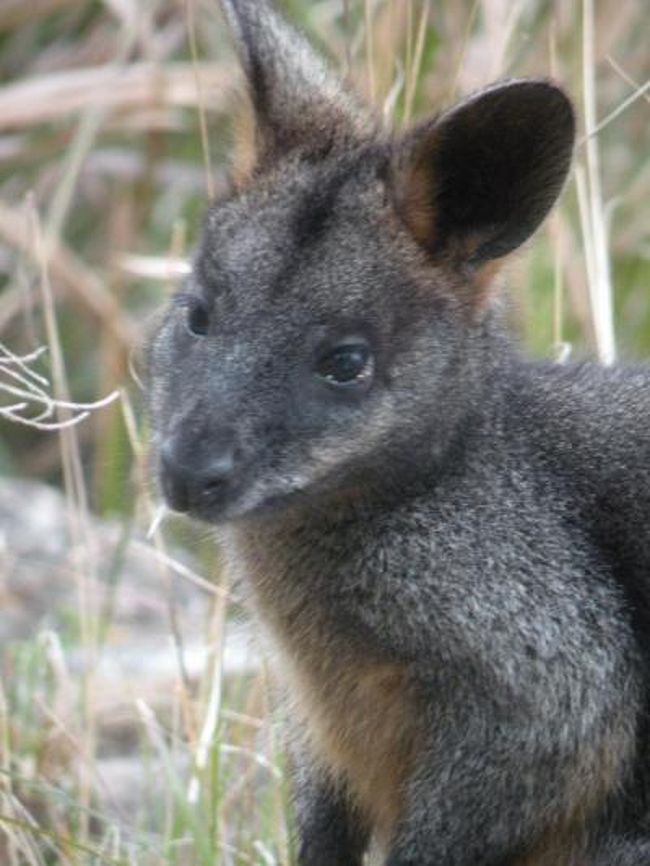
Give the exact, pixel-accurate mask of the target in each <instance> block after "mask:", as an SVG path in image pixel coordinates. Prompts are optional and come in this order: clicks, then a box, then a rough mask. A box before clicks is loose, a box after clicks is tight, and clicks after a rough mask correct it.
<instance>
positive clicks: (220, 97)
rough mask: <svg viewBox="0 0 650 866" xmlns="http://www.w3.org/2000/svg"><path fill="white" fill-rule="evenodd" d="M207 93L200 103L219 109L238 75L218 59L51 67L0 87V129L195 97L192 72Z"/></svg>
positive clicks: (186, 102) (183, 102) (182, 102)
mask: <svg viewBox="0 0 650 866" xmlns="http://www.w3.org/2000/svg"><path fill="white" fill-rule="evenodd" d="M197 75H200V79H201V83H202V89H203V92H204V93H205V94H208V98H207V99H206V100H205V107H206V108H209V109H210V110H211V111H223V110H224V109H225V108H226V106H227V104H228V99H229V97H230V94H231V93H232V92H233V91H234V90H235V89H236V86H237V84H238V82H239V74H238V73H237V71H236V70H235V69H234V68H233V67H232V66H230V65H227V64H223V63H197V64H189V63H175V64H166V65H159V64H152V63H137V64H132V65H130V66H127V67H125V68H119V67H116V66H115V65H112V64H111V65H107V66H102V67H99V68H92V69H75V70H73V71H65V72H57V73H52V74H50V75H47V76H42V77H39V78H33V79H28V80H26V81H20V82H18V83H16V84H10V85H7V86H5V87H3V88H2V89H0V129H20V128H26V127H30V126H34V125H36V124H39V123H45V122H47V121H53V120H58V119H60V118H66V117H68V116H69V115H70V114H74V113H76V112H80V111H83V110H84V109H86V108H88V107H89V106H93V107H95V108H99V107H103V108H107V109H111V110H113V111H121V112H124V111H136V110H138V111H141V110H143V109H146V108H153V107H160V106H194V105H197V104H198V102H199V98H198V96H197V92H196V77H197Z"/></svg>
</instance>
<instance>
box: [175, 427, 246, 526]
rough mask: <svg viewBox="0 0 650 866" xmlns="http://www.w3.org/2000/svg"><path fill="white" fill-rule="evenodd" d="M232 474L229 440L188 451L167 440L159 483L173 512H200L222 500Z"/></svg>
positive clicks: (213, 442)
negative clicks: (196, 509) (198, 510)
mask: <svg viewBox="0 0 650 866" xmlns="http://www.w3.org/2000/svg"><path fill="white" fill-rule="evenodd" d="M234 472H235V447H234V445H233V443H232V441H231V440H230V439H228V440H227V441H221V442H219V443H217V442H216V441H214V440H213V441H211V442H208V443H207V444H206V446H204V447H197V448H194V449H191V448H190V447H188V446H183V445H182V444H180V443H178V442H177V441H175V440H173V439H170V440H168V441H167V442H165V443H164V445H163V447H162V449H161V452H160V479H161V483H162V488H163V493H164V494H165V498H166V499H167V502H168V504H169V505H170V506H171V507H172V508H173V509H174V510H175V511H190V510H192V509H194V508H199V509H200V508H202V507H206V506H209V505H210V504H214V503H216V502H217V501H218V500H219V499H223V498H224V496H225V495H226V493H227V490H228V487H229V483H230V482H231V481H232V478H233V475H234Z"/></svg>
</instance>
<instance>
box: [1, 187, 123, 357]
mask: <svg viewBox="0 0 650 866" xmlns="http://www.w3.org/2000/svg"><path fill="white" fill-rule="evenodd" d="M0 238H3V239H4V241H5V242H6V243H8V244H10V245H11V246H12V247H14V248H15V249H17V250H19V251H20V252H22V253H24V254H26V255H28V256H29V257H30V258H31V259H32V260H33V261H34V263H35V264H38V261H37V256H36V250H35V247H34V244H33V242H32V233H31V230H30V225H29V219H28V217H27V216H26V214H25V213H24V212H23V211H22V210H20V209H18V208H12V207H9V206H8V205H5V204H3V203H2V202H0ZM48 267H49V273H50V276H51V279H52V281H53V282H54V284H55V285H59V286H60V287H62V288H64V289H65V290H67V292H68V293H69V294H70V295H72V296H74V297H75V298H76V299H77V300H78V301H79V302H80V303H81V305H82V307H85V308H87V309H89V310H90V311H91V312H92V313H93V314H94V315H95V316H97V317H98V318H99V319H100V321H101V322H102V323H103V325H104V326H105V327H106V328H107V329H108V331H109V332H110V333H112V334H114V335H115V336H116V337H117V338H118V340H119V341H120V343H122V344H123V345H124V346H126V347H127V348H131V347H133V346H135V345H137V344H138V342H139V340H140V333H139V330H138V328H137V327H136V326H135V325H134V324H132V323H131V322H130V321H129V319H128V317H127V314H126V313H125V312H124V311H123V310H122V308H121V307H120V305H119V304H118V302H117V301H116V300H115V298H113V296H112V295H111V294H110V293H109V292H108V291H107V289H106V288H105V287H104V285H103V283H102V282H101V280H100V279H99V278H98V277H97V275H96V274H95V272H94V271H92V270H90V268H88V267H86V265H84V264H83V262H81V261H80V260H79V259H78V258H77V256H75V254H74V253H73V252H72V250H70V249H69V248H68V247H67V246H66V245H65V244H64V243H63V242H61V241H51V244H50V246H49V248H48ZM10 301H11V304H10V309H9V310H8V311H7V312H8V313H11V314H12V315H15V314H16V313H18V312H19V311H20V304H19V303H18V298H16V299H15V300H14V299H13V298H11V299H7V303H8V304H9V302H10ZM8 317H9V316H8V315H7V314H6V313H5V311H4V309H3V305H2V303H0V323H6V321H7V319H8Z"/></svg>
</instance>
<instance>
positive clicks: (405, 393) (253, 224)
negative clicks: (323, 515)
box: [150, 2, 572, 522]
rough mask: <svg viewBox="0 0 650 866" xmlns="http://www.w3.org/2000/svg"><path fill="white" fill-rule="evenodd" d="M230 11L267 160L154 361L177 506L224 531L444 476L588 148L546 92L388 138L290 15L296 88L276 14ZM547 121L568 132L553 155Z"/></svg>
mask: <svg viewBox="0 0 650 866" xmlns="http://www.w3.org/2000/svg"><path fill="white" fill-rule="evenodd" d="M225 6H226V11H227V12H228V13H229V14H230V15H231V20H233V21H235V23H236V25H237V29H236V32H237V33H238V35H239V37H240V40H241V44H240V49H241V53H242V60H243V62H244V66H245V67H246V68H247V70H248V72H249V75H250V76H251V89H252V96H253V102H254V106H255V109H256V114H257V121H258V137H259V147H258V151H259V162H258V166H257V170H256V172H255V174H254V175H253V177H252V178H251V179H250V180H249V182H248V183H247V184H246V187H245V188H244V190H243V191H241V192H240V193H239V194H238V195H237V196H234V197H232V198H231V199H229V200H228V201H224V202H222V203H217V204H216V205H215V206H213V208H212V209H211V210H210V211H209V213H208V215H207V219H206V223H205V228H204V232H203V237H202V240H201V243H200V245H199V249H198V251H197V253H196V255H195V258H194V265H193V272H192V275H191V276H190V277H189V279H188V281H187V284H186V285H185V286H184V287H183V288H182V291H181V292H180V293H179V295H178V296H177V297H176V298H175V299H174V301H173V302H172V304H171V307H170V310H169V312H168V314H167V316H166V318H165V320H164V323H163V325H162V327H161V328H160V331H159V333H158V334H157V336H156V337H155V339H154V340H153V342H152V345H151V351H150V371H151V377H150V378H151V415H152V420H153V428H154V448H155V454H156V458H155V459H156V461H157V463H158V466H159V469H160V478H161V486H162V489H163V491H164V493H165V496H166V498H167V500H168V502H169V504H170V505H171V506H172V507H173V508H176V509H178V510H181V511H190V512H191V513H192V514H194V515H196V516H199V517H201V518H203V519H206V520H209V521H213V522H218V521H222V520H229V519H234V518H239V517H242V516H244V515H249V514H253V513H257V512H266V511H269V510H271V509H280V508H283V507H286V506H287V505H289V504H290V503H292V502H296V501H299V502H301V503H304V502H308V501H319V502H321V503H322V502H323V501H325V500H326V499H327V497H328V495H329V494H332V495H334V494H336V495H337V496H341V495H345V493H346V491H348V490H349V491H350V492H352V491H353V490H355V489H358V488H359V487H361V488H364V489H365V490H366V491H368V490H372V489H373V488H375V487H376V486H377V485H379V486H381V485H382V484H386V483H394V484H399V483H400V480H402V479H403V477H404V473H405V472H409V471H412V470H415V469H416V468H417V467H418V466H420V467H422V466H426V465H428V464H429V463H431V462H432V461H434V462H435V460H437V459H439V458H440V457H441V455H442V454H443V453H444V451H445V448H446V447H447V445H448V443H449V441H450V439H451V437H453V435H454V433H455V431H457V430H458V427H459V425H460V424H461V423H462V419H463V418H464V417H465V416H466V414H467V413H468V412H470V411H471V405H472V399H473V394H475V391H476V388H480V387H481V377H482V372H484V371H485V370H486V369H487V368H488V367H489V361H488V359H489V356H490V341H489V339H488V337H487V332H488V331H489V330H490V328H489V321H490V319H491V312H490V309H489V304H488V303H487V301H486V300H485V297H486V294H487V293H486V290H485V285H486V277H485V274H486V272H488V269H489V266H490V264H491V260H492V259H493V258H495V257H496V256H500V255H503V253H504V252H507V251H509V249H511V248H513V247H514V246H516V245H517V244H518V243H520V242H521V240H522V239H523V236H528V234H530V232H531V231H532V230H533V228H534V227H536V225H537V224H538V223H539V221H540V219H541V217H542V216H543V215H544V214H545V213H546V211H547V210H548V208H549V207H550V204H551V203H552V201H553V199H554V198H555V196H556V195H557V192H558V190H559V188H560V186H561V184H562V181H563V178H564V175H565V172H566V165H567V161H568V153H569V152H570V145H571V136H572V116H571V112H570V108H568V103H567V102H566V99H565V97H564V96H562V94H561V93H560V92H559V91H557V89H556V88H554V87H552V86H551V85H548V84H546V83H540V82H518V83H511V84H509V85H504V87H503V88H502V89H501V90H498V89H494V90H492V91H486V92H485V94H484V95H482V96H481V95H479V97H475V98H474V100H473V101H469V102H468V103H466V104H464V105H462V106H460V107H458V108H457V109H455V110H453V111H452V112H449V113H448V114H447V115H443V117H442V118H441V119H440V120H439V121H436V122H430V123H429V124H427V125H426V126H423V127H422V128H420V129H418V130H415V131H414V132H413V133H411V134H410V135H409V136H407V137H406V138H404V139H403V140H402V141H388V140H385V139H384V138H383V137H380V136H373V135H372V134H371V133H369V131H368V130H369V128H370V127H371V125H372V124H371V123H370V121H368V120H367V119H366V118H365V115H360V116H361V117H362V121H363V122H362V121H360V120H358V119H357V117H356V116H354V118H353V116H352V114H351V109H350V107H349V105H348V102H347V100H348V97H347V96H346V95H344V94H343V93H342V91H341V90H340V88H338V85H337V86H335V85H333V84H332V83H331V81H330V80H329V78H328V79H327V80H325V79H323V75H325V72H323V70H322V68H321V67H320V65H319V63H320V62H319V61H318V60H316V59H312V60H311V61H310V62H311V63H312V64H313V67H314V69H316V71H317V72H318V75H315V74H314V75H312V78H313V79H314V80H313V81H312V80H311V79H310V77H309V75H305V74H304V69H303V70H301V69H300V64H301V63H302V64H304V63H305V51H306V49H305V47H304V45H302V44H301V43H299V42H298V41H297V37H296V36H295V34H293V33H292V32H291V31H290V30H289V29H288V28H287V27H286V26H285V25H284V24H282V23H280V22H279V20H278V19H277V17H276V16H275V15H274V13H273V12H272V11H271V10H270V9H268V8H266V6H264V7H263V9H264V12H263V15H266V16H269V18H268V21H269V22H270V23H269V26H268V27H267V28H266V29H265V30H264V37H263V38H264V40H268V38H269V35H268V34H269V33H272V32H273V28H276V30H277V33H276V34H275V36H276V38H277V39H280V40H282V39H285V40H290V41H291V46H292V47H291V50H289V51H288V52H286V51H285V53H286V54H287V57H286V58H285V60H286V65H284V64H283V65H282V66H281V68H280V64H278V63H277V61H276V59H275V55H265V52H269V51H273V46H269V45H268V44H262V43H259V44H258V43H257V42H256V41H255V40H256V39H261V38H262V37H261V35H260V32H258V31H257V30H256V29H255V27H256V25H254V24H253V23H252V22H253V21H257V18H256V17H255V16H256V15H257V14H258V12H259V9H258V10H257V12H255V13H253V12H251V8H252V7H250V6H249V5H248V4H246V3H241V2H240V3H233V4H230V3H226V4H225ZM260 14H262V13H260ZM233 16H234V18H233ZM247 16H249V17H248V18H247ZM285 48H286V46H285ZM291 51H293V52H294V53H295V58H296V59H295V67H292V66H291V56H290V55H291ZM310 57H311V55H310ZM251 70H254V73H255V74H254V75H253V74H252V73H251ZM265 73H266V78H265V77H264V76H265ZM310 73H311V67H310ZM271 85H273V89H271ZM309 88H317V90H316V92H315V93H314V94H312V98H311V99H310V100H309V105H308V106H306V107H304V108H303V111H308V112H309V113H310V116H311V123H306V122H305V117H304V116H303V115H302V114H300V113H299V110H300V104H299V103H300V98H301V97H302V99H303V100H304V99H306V96H305V94H306V92H307V91H308V90H309ZM292 89H293V92H294V93H295V94H296V98H295V99H293V100H292V99H291V95H292ZM288 106H291V107H290V108H288ZM545 114H546V115H548V122H549V124H551V128H552V123H553V122H557V119H558V118H559V119H560V120H561V126H562V129H561V134H560V135H559V136H557V135H550V136H549V138H548V139H546V138H543V137H542V139H541V144H540V143H539V142H540V137H539V131H538V130H539V126H538V125H539V123H540V120H541V121H542V122H543V121H544V117H545ZM527 117H530V118H531V121H532V120H534V124H535V125H534V126H533V124H532V122H531V124H530V128H529V129H528V130H527V129H524V131H523V132H522V131H521V129H520V127H521V120H522V118H523V119H524V121H525V120H526V118H527ZM474 127H476V129H477V130H482V132H483V138H482V140H481V143H480V144H472V140H473V138H474V132H475V131H476V130H475V129H474ZM509 137H510V138H513V139H514V145H515V146H514V147H513V148H512V152H511V153H506V156H505V158H504V156H503V150H502V148H503V146H504V143H505V145H507V142H508V139H509ZM549 141H550V147H549ZM495 145H496V146H495ZM522 149H523V150H522ZM457 152H458V153H460V154H461V157H460V159H462V164H459V163H458V160H457V159H456V157H455V156H454V154H455V153H457ZM522 153H523V155H522ZM549 154H550V158H549ZM540 156H541V157H543V159H540V158H539V157H540ZM477 161H478V163H479V165H478V167H477V165H476V163H477ZM531 166H532V168H531ZM495 178H496V180H495ZM493 183H494V184H496V183H498V184H499V189H498V190H497V189H496V188H495V189H493V188H491V186H490V184H493ZM450 184H451V187H450ZM456 187H457V188H459V189H461V188H462V202H459V201H458V200H457V198H455V197H454V195H453V192H454V188H456ZM506 188H507V192H506V191H505V190H506ZM490 200H491V201H492V202H493V205H492V206H490V205H489V202H490ZM526 202H527V203H526ZM486 203H487V206H486ZM387 467H390V474H389V473H388V469H387ZM390 476H392V477H390Z"/></svg>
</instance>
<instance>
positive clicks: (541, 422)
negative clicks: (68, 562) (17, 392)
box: [150, 0, 650, 866]
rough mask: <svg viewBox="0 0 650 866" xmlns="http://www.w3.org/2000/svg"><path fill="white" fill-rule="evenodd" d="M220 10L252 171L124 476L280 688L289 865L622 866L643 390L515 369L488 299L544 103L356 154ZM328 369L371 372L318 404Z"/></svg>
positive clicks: (640, 858) (549, 197)
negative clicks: (202, 561)
mask: <svg viewBox="0 0 650 866" xmlns="http://www.w3.org/2000/svg"><path fill="white" fill-rule="evenodd" d="M223 6H224V8H225V11H226V13H227V16H228V18H229V20H230V22H231V24H232V27H233V31H234V34H235V37H236V39H238V42H239V51H240V56H241V57H242V61H243V64H244V67H245V69H246V71H247V74H248V76H249V85H250V88H251V95H252V97H253V103H254V105H255V107H256V114H257V118H258V127H259V130H260V140H259V148H260V161H259V164H258V167H257V170H256V172H255V174H254V176H253V177H251V178H250V180H249V182H248V183H247V184H246V186H245V187H244V188H243V189H241V190H240V191H239V192H238V194H237V195H233V197H231V198H230V199H229V200H227V201H223V202H218V203H216V204H215V205H214V206H213V207H212V208H211V209H210V211H209V212H208V216H207V219H206V223H205V228H204V233H203V239H202V241H201V243H200V245H199V248H198V250H197V253H196V256H195V259H194V268H193V274H192V276H191V277H190V279H189V280H188V284H187V286H186V287H185V288H184V292H183V294H182V295H181V296H180V297H179V299H177V301H176V302H175V303H174V304H173V305H172V306H171V308H170V310H169V312H168V314H167V316H166V318H165V320H164V322H163V324H162V326H161V327H160V329H159V331H158V333H157V335H156V336H155V338H154V339H153V341H152V344H151V348H150V382H151V417H152V426H153V432H154V436H153V439H154V451H155V455H156V456H155V459H156V460H157V461H159V462H160V464H161V478H162V484H163V488H164V489H165V491H166V493H167V495H168V498H169V499H170V501H171V503H172V505H174V506H176V507H178V508H180V509H181V510H187V511H189V512H190V513H192V514H194V515H196V516H197V517H199V518H202V519H204V520H207V521H209V522H211V523H214V524H219V525H220V527H221V528H220V532H221V533H222V536H223V539H224V542H225V544H226V549H227V551H228V555H229V558H230V562H231V567H232V569H233V571H234V572H235V573H236V574H238V575H240V576H241V578H242V580H243V581H245V582H246V584H247V585H248V586H249V588H250V595H251V606H252V608H253V609H254V610H255V611H256V613H257V616H258V619H259V620H260V627H261V628H262V630H263V631H264V632H265V634H266V635H267V636H268V637H269V640H270V643H271V646H272V648H273V651H274V652H275V653H276V655H277V657H278V667H279V676H280V679H283V678H284V679H286V698H285V701H286V715H287V716H288V717H289V726H290V727H293V728H294V734H293V737H292V751H293V754H294V766H295V782H296V784H295V788H296V796H297V815H298V824H299V831H300V846H299V851H300V854H299V859H300V866H355V864H360V862H361V858H362V856H363V852H364V850H365V848H366V845H367V844H368V841H369V839H370V837H371V836H372V835H373V834H374V835H377V834H379V836H380V837H381V838H380V841H381V843H382V844H383V845H384V847H385V850H386V858H387V860H386V862H387V864H388V866H524V864H527V866H551V864H552V866H607V864H609V863H611V864H612V866H613V864H615V863H619V862H620V864H621V866H642V864H646V863H649V862H650V856H649V855H648V851H649V850H650V837H648V836H647V834H646V830H645V828H646V827H647V821H648V802H647V784H648V778H647V767H646V765H645V756H646V754H647V751H648V744H649V730H648V724H647V709H648V696H649V690H648V657H649V655H650V639H649V637H648V633H649V631H650V592H649V591H648V568H649V566H650V532H649V530H648V525H647V519H648V515H649V514H650V508H649V506H650V459H649V458H650V436H649V434H648V410H649V409H650V393H649V383H650V374H649V372H648V370H647V368H645V367H643V368H623V367H621V368H617V369H613V370H604V369H601V368H599V367H597V366H595V365H590V364H584V365H574V366H562V367H561V366H555V365H552V364H542V363H534V362H529V361H527V360H525V359H524V358H522V357H521V356H520V354H519V352H518V350H517V348H516V347H515V346H514V345H513V343H512V341H511V339H510V338H509V337H508V336H507V334H506V332H505V331H504V328H503V326H502V318H503V311H502V304H501V303H500V301H499V300H498V298H496V297H495V296H494V295H495V293H494V292H493V291H491V290H490V291H488V288H487V286H488V283H489V277H490V276H491V272H490V271H489V269H490V268H491V267H492V262H493V260H494V259H496V258H498V257H500V256H502V255H504V254H505V253H506V252H508V251H509V250H511V249H513V248H514V247H516V246H518V245H519V244H520V243H521V242H523V241H524V240H525V238H526V237H527V236H529V235H530V233H531V232H532V231H534V229H535V228H536V227H537V225H538V224H539V222H540V221H541V220H542V219H543V217H544V216H545V214H546V212H547V211H548V209H549V208H550V206H551V205H552V202H553V201H554V199H555V198H556V196H557V195H558V194H559V192H560V189H561V186H562V183H563V180H564V177H565V175H566V171H567V169H568V163H569V158H570V151H571V145H572V141H573V116H572V112H571V108H570V105H569V103H568V101H567V99H566V97H564V96H563V94H562V93H561V91H559V90H558V89H557V88H556V87H555V86H554V85H552V84H550V83H548V82H542V81H524V82H509V83H506V84H504V85H497V86H495V87H494V88H492V89H490V90H488V91H486V92H484V93H483V94H478V95H476V96H475V97H473V98H472V99H471V100H469V101H468V102H466V103H464V104H463V105H461V106H459V107H457V108H455V109H453V110H452V111H451V112H449V113H447V114H444V115H442V117H441V118H440V119H439V120H437V121H430V122H428V123H426V124H423V125H422V126H421V127H419V128H418V129H416V130H414V131H413V132H411V133H409V134H407V135H406V136H405V137H404V138H393V137H391V136H387V135H382V134H379V133H377V132H373V129H374V128H375V127H374V124H373V122H372V120H369V119H368V118H369V117H370V115H369V113H362V114H361V119H360V120H359V118H357V117H356V116H355V109H354V108H353V105H354V102H353V99H352V97H350V96H348V95H347V94H344V93H343V91H342V89H340V88H338V87H336V86H335V85H334V84H333V81H334V79H333V78H332V76H331V73H329V72H327V71H326V70H325V68H324V66H323V64H322V61H320V60H319V59H317V58H315V57H314V56H313V55H312V54H311V52H310V49H309V48H308V46H307V45H306V44H305V43H304V41H302V39H301V37H300V36H298V35H297V34H296V33H294V31H293V30H292V29H291V28H290V27H289V25H287V24H286V23H284V22H282V21H281V20H280V18H279V17H278V16H277V14H276V13H275V12H274V11H273V10H272V9H271V7H270V6H269V5H267V4H266V3H265V2H264V3H259V4H258V3H253V2H252V0H223ZM486 201H488V202H489V203H490V207H486ZM350 343H353V344H355V345H356V344H358V345H360V346H362V347H369V351H370V352H371V355H372V359H373V361H372V363H373V364H374V369H372V370H371V371H370V367H369V366H367V370H366V369H365V368H364V371H363V372H364V376H365V378H363V377H362V376H361V375H360V376H359V377H358V380H356V379H355V380H354V382H353V383H352V385H349V386H341V385H333V384H332V381H331V378H330V379H329V380H328V379H323V376H322V375H320V377H319V375H317V373H318V371H319V370H321V367H322V364H323V363H324V362H323V358H324V359H325V363H330V361H331V357H330V354H328V353H330V352H331V351H332V350H337V348H338V347H340V346H341V345H345V346H349V345H350ZM369 364H370V362H368V365H369ZM319 365H321V366H319ZM328 369H329V368H328ZM366 373H367V376H366ZM357 671H358V678H357V675H356V672H357ZM375 695H376V696H377V700H378V701H384V702H385V707H386V710H385V714H386V726H385V730H382V731H381V732H379V731H378V732H377V737H378V740H377V750H379V751H378V753H377V754H378V756H379V757H378V758H377V761H379V763H380V764H381V762H382V761H385V763H386V772H387V773H388V772H389V766H390V765H391V761H392V758H393V757H395V754H397V755H398V757H399V756H401V755H402V754H403V755H404V756H408V759H407V758H405V759H404V760H403V761H402V760H401V758H400V759H399V760H396V761H395V766H391V769H390V772H391V773H394V774H395V778H399V780H400V781H399V784H398V788H399V790H397V791H393V792H391V791H390V790H389V791H388V792H387V796H388V799H391V797H392V795H393V794H394V795H395V802H396V803H397V804H398V811H397V812H396V813H395V818H394V821H393V819H392V817H390V816H392V815H393V812H390V809H388V806H387V811H386V813H385V815H389V817H388V818H386V819H385V815H384V812H383V811H382V809H383V805H384V804H383V803H382V802H381V797H379V796H377V798H376V800H377V802H375V800H373V797H374V795H375V792H374V791H373V788H374V787H375V780H376V786H377V787H378V788H381V786H382V784H383V781H382V766H377V761H374V760H373V731H372V730H370V731H366V730H365V728H364V725H365V724H366V722H365V718H366V711H368V712H370V713H371V714H372V711H373V708H374V706H375V704H374V696H375ZM382 706H383V705H382ZM383 712H384V711H383V710H382V713H383ZM393 720H394V721H393ZM292 722H293V724H292ZM381 722H382V718H381V714H380V717H379V722H378V724H379V727H381ZM382 737H383V738H384V739H381V742H382V743H384V742H385V743H389V744H391V743H392V744H394V749H395V750H396V751H395V752H394V753H393V752H391V747H390V745H389V746H386V747H384V746H380V745H379V739H380V738H382ZM382 748H383V749H384V751H383V752H382V751H380V749H382ZM355 751H356V752H359V753H360V755H361V757H360V759H359V766H357V765H356V764H355ZM356 757H358V756H356ZM366 758H367V760H366ZM346 761H348V764H346ZM364 762H365V763H364ZM353 765H354V766H353ZM364 768H367V779H369V780H370V783H369V785H368V786H366V781H367V780H366V778H365V777H364V772H365V769H364ZM400 773H402V775H400ZM391 778H392V777H391ZM366 787H368V790H366ZM391 803H392V800H391ZM368 804H370V805H368ZM391 808H392V806H391ZM391 821H392V823H391Z"/></svg>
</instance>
